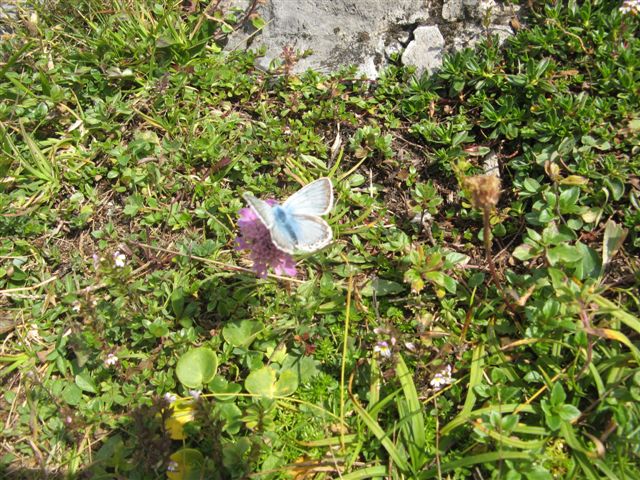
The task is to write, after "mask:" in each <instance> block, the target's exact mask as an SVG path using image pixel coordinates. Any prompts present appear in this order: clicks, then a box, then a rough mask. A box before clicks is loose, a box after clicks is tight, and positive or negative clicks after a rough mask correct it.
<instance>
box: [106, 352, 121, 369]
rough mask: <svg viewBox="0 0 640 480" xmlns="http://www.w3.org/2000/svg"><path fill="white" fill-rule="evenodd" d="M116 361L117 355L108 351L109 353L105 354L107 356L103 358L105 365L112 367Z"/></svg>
mask: <svg viewBox="0 0 640 480" xmlns="http://www.w3.org/2000/svg"><path fill="white" fill-rule="evenodd" d="M117 363H118V357H117V356H116V355H114V354H113V353H110V354H109V355H107V358H106V359H105V360H104V366H105V367H113V366H114V365H116V364H117Z"/></svg>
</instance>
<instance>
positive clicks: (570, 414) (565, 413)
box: [558, 404, 580, 422]
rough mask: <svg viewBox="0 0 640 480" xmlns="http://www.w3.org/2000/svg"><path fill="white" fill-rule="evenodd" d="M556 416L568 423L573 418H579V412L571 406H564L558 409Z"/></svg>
mask: <svg viewBox="0 0 640 480" xmlns="http://www.w3.org/2000/svg"><path fill="white" fill-rule="evenodd" d="M558 415H560V418H562V420H565V421H567V422H570V421H571V420H573V419H574V418H578V417H579V416H580V410H578V409H577V408H576V407H574V406H573V405H569V404H565V405H562V406H561V407H560V408H559V409H558Z"/></svg>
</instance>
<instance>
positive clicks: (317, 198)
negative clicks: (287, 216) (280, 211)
mask: <svg viewBox="0 0 640 480" xmlns="http://www.w3.org/2000/svg"><path fill="white" fill-rule="evenodd" d="M282 206H283V208H285V209H286V210H287V211H288V212H289V213H291V214H293V215H326V214H327V213H329V211H330V210H331V208H332V207H333V185H332V184H331V180H329V179H328V178H326V177H323V178H319V179H318V180H316V181H314V182H311V183H310V184H308V185H305V186H304V187H302V188H301V189H300V190H298V191H297V192H296V193H294V194H293V195H291V196H290V197H289V198H287V200H286V201H285V202H284V204H283V205H282Z"/></svg>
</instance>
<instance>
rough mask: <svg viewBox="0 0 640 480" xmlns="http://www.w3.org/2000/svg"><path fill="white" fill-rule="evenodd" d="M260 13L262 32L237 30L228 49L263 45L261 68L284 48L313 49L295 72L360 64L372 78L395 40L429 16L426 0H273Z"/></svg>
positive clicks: (392, 49) (400, 39)
mask: <svg viewBox="0 0 640 480" xmlns="http://www.w3.org/2000/svg"><path fill="white" fill-rule="evenodd" d="M234 3H235V4H236V5H238V4H240V5H241V4H242V3H246V2H238V1H237V0H236V1H235V2H234ZM259 13H260V14H261V15H262V16H263V18H264V19H265V20H266V21H267V25H266V26H265V27H264V28H263V29H262V31H261V32H259V33H258V34H257V35H255V38H254V37H253V36H252V34H253V32H251V31H238V32H235V33H234V34H233V35H231V37H230V39H229V43H228V45H227V48H234V47H241V46H243V45H246V44H247V43H249V44H250V46H251V47H252V48H255V47H258V46H261V47H264V48H265V49H266V53H265V56H264V58H263V59H261V60H260V61H259V63H260V65H261V66H262V67H267V66H268V65H269V64H270V63H271V62H272V61H273V60H278V59H281V56H282V51H283V49H284V48H285V47H293V48H294V49H295V50H296V51H299V52H302V51H305V50H312V51H313V54H312V55H310V56H308V57H306V58H302V59H300V60H299V61H298V63H297V64H296V65H295V68H294V72H301V71H304V70H306V69H308V68H313V69H316V70H320V71H334V70H336V69H338V68H339V67H341V66H346V65H356V66H357V67H358V69H359V70H360V71H361V72H363V73H366V74H367V76H369V77H371V78H375V77H377V72H378V70H379V69H380V67H381V66H383V65H384V63H385V62H386V57H388V55H389V54H390V53H391V52H392V51H394V50H396V49H398V45H397V44H398V43H400V44H402V40H403V39H404V40H405V42H406V40H407V39H408V37H409V35H410V33H411V30H412V29H413V26H414V25H416V24H419V23H421V22H424V21H426V20H427V19H428V18H429V14H428V9H427V4H426V2H425V1H424V0H394V1H393V2H388V1H386V0H333V1H326V0H270V1H269V2H267V3H266V5H264V6H262V7H260V10H259ZM252 40H253V44H251V41H252ZM389 46H390V50H389V51H388V50H387V47H389Z"/></svg>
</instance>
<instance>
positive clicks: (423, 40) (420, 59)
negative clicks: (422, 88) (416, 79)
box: [402, 25, 445, 74]
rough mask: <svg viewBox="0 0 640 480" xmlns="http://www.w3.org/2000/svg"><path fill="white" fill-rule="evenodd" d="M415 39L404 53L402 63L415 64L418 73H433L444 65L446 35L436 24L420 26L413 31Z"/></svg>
mask: <svg viewBox="0 0 640 480" xmlns="http://www.w3.org/2000/svg"><path fill="white" fill-rule="evenodd" d="M413 37H414V38H413V41H412V42H411V43H409V45H408V46H407V49H406V50H405V51H404V53H403V54H402V63H403V64H405V65H414V66H415V67H416V71H417V73H418V74H421V73H423V72H425V71H426V72H429V73H432V72H433V71H434V70H436V69H437V68H438V67H440V65H442V54H443V53H444V46H445V42H444V37H443V36H442V33H440V29H439V28H438V27H436V26H435V25H430V26H428V27H418V28H416V29H415V30H414V32H413Z"/></svg>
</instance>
